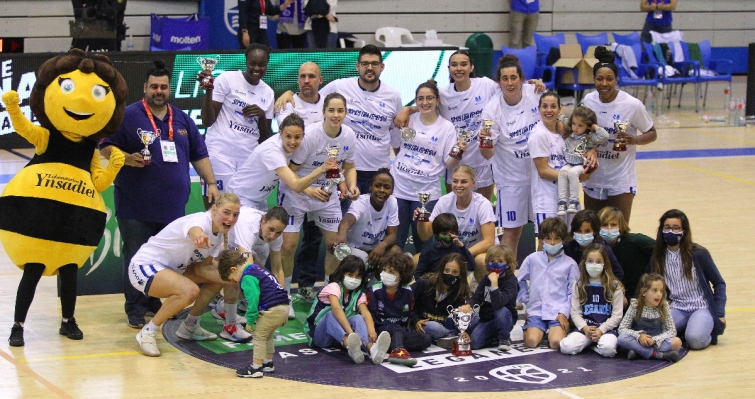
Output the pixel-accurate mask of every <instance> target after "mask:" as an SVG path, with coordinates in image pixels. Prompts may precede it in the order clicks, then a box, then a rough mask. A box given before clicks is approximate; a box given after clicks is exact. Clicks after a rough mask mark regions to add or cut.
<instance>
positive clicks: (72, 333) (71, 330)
mask: <svg viewBox="0 0 755 399" xmlns="http://www.w3.org/2000/svg"><path fill="white" fill-rule="evenodd" d="M58 332H59V333H60V335H65V336H67V337H68V339H75V340H79V339H83V338H84V333H83V332H81V330H79V326H78V325H76V318H74V317H71V318H70V319H68V322H65V321H64V322H62V323H60V330H59V331H58Z"/></svg>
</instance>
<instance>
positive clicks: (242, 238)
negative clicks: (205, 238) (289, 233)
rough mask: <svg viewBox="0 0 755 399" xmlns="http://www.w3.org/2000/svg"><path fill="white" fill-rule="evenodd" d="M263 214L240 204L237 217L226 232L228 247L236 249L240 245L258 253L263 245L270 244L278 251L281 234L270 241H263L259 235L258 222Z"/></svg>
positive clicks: (281, 240)
mask: <svg viewBox="0 0 755 399" xmlns="http://www.w3.org/2000/svg"><path fill="white" fill-rule="evenodd" d="M263 216H265V212H262V211H259V210H257V209H254V208H250V207H248V206H242V207H241V211H240V212H239V219H238V220H237V221H236V224H235V225H234V226H233V228H232V229H231V231H230V232H229V233H228V247H229V248H236V249H238V247H242V248H244V249H247V250H251V251H254V252H255V253H259V252H260V251H261V250H263V247H265V246H266V245H270V249H271V250H272V251H275V252H279V251H280V250H281V245H283V235H281V236H280V237H278V238H277V239H275V240H273V241H272V242H270V243H267V242H265V240H263V239H262V238H261V237H260V223H261V222H262V217H263Z"/></svg>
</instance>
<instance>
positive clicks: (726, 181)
mask: <svg viewBox="0 0 755 399" xmlns="http://www.w3.org/2000/svg"><path fill="white" fill-rule="evenodd" d="M692 91H693V90H692V89H691V88H688V89H687V90H685V98H684V99H683V102H682V107H681V109H678V108H676V105H675V101H672V102H673V103H674V104H673V105H672V107H671V110H670V111H668V112H667V118H666V119H663V120H662V119H657V121H656V127H657V129H658V140H657V141H656V142H655V143H653V144H651V145H647V146H642V147H640V148H639V154H638V162H637V175H638V194H637V197H636V199H635V201H634V208H633V212H632V220H631V223H630V227H631V229H632V231H634V232H641V233H644V234H646V235H649V236H651V237H652V236H655V229H656V228H657V224H658V218H659V217H660V215H661V214H662V213H663V212H665V211H666V210H668V209H671V208H679V209H681V210H683V211H684V212H686V213H687V215H688V216H689V218H690V222H691V227H692V231H693V240H694V241H695V242H697V243H699V244H701V245H703V246H705V247H707V248H708V249H709V250H710V252H711V254H712V256H713V259H714V261H715V262H716V264H717V265H718V268H719V269H720V271H721V274H722V275H723V277H724V279H725V280H726V282H727V295H728V302H727V304H726V311H727V314H726V319H727V323H728V327H727V329H726V331H725V334H724V335H723V336H721V337H719V341H718V345H716V346H711V347H709V348H707V349H705V350H703V351H692V352H690V353H688V354H687V355H686V356H685V357H684V358H683V359H682V360H681V361H679V362H678V363H676V364H673V365H670V366H668V367H665V368H661V369H657V370H655V371H651V372H643V373H640V375H638V376H634V377H632V378H625V377H623V376H622V374H623V373H624V372H625V373H626V374H627V375H635V374H636V373H634V369H635V368H638V367H641V366H642V364H643V363H641V362H644V361H640V362H638V363H632V362H626V361H624V360H623V359H615V360H616V362H621V363H618V364H620V366H619V367H618V369H619V370H618V371H617V372H616V375H615V376H614V378H611V379H604V378H597V375H598V374H599V373H598V372H597V371H596V372H594V373H593V372H591V371H592V369H593V368H589V367H587V368H586V369H587V370H588V371H584V370H582V371H579V375H580V377H579V380H578V382H577V383H573V382H572V383H569V384H568V386H565V387H561V388H555V389H548V387H546V386H539V387H533V386H532V384H529V385H528V384H522V388H521V390H519V389H515V390H507V391H506V392H499V391H500V390H501V389H500V387H499V386H497V385H496V381H495V379H494V378H492V377H491V376H492V370H491V374H488V370H489V368H485V369H484V375H480V376H477V375H475V374H474V373H472V374H471V375H472V378H477V377H480V378H477V379H478V380H483V379H484V380H486V381H488V382H489V383H490V388H489V389H482V391H483V392H465V388H464V381H463V380H464V379H465V378H461V377H458V375H460V372H461V370H463V368H464V367H472V366H466V365H460V366H457V367H446V368H442V369H440V370H442V371H441V372H440V373H439V374H438V373H436V374H435V377H433V378H438V379H439V380H440V379H442V380H445V381H444V386H448V385H449V384H448V382H449V381H457V382H458V385H455V386H453V388H450V389H449V391H453V392H447V393H442V392H422V391H417V389H420V387H419V385H422V386H424V383H423V384H417V385H418V386H417V387H414V388H412V387H411V386H407V384H406V383H399V378H396V379H391V378H385V379H384V380H383V381H382V382H381V384H380V389H368V388H363V387H357V388H352V387H349V386H360V384H355V383H353V382H354V381H359V380H360V379H361V378H368V377H369V374H374V373H375V370H376V367H378V366H372V365H359V366H355V365H354V366H352V367H342V366H339V367H338V368H337V372H335V371H336V368H334V367H335V365H333V363H332V362H329V361H328V358H325V359H324V360H323V361H322V362H320V363H317V362H314V363H311V365H310V366H309V367H310V373H311V374H313V375H315V374H327V375H330V377H328V378H325V379H326V380H327V381H324V382H322V383H318V384H315V383H304V382H299V381H295V380H288V379H282V378H276V377H274V376H266V377H265V378H263V379H241V378H237V377H236V376H235V373H234V371H233V370H232V369H230V368H226V367H221V366H218V365H215V364H212V363H209V362H206V361H204V360H200V359H199V358H195V357H192V356H190V355H187V354H186V353H184V352H183V351H181V350H179V349H176V348H175V347H173V346H171V345H170V344H169V343H168V342H167V341H166V340H165V339H164V338H163V337H162V336H161V337H159V338H158V345H159V347H160V349H161V351H162V356H161V357H159V358H148V357H145V356H143V355H141V354H140V352H138V346H137V343H136V341H135V339H134V335H135V334H136V332H137V330H134V329H131V328H129V327H127V326H126V323H125V321H126V319H125V315H124V313H123V297H122V295H99V296H84V297H79V299H78V304H77V309H76V319H77V321H78V324H79V326H80V327H81V329H82V330H83V332H84V336H85V337H84V340H82V341H71V340H68V339H67V338H65V337H63V336H60V335H58V333H57V330H58V328H59V326H60V304H59V302H58V299H57V296H56V281H55V279H53V278H43V279H42V281H41V282H40V284H39V287H38V289H37V295H36V298H35V300H34V303H33V304H32V307H31V310H30V312H29V317H28V319H27V322H26V329H25V340H26V346H24V347H20V348H15V347H13V348H12V347H9V346H8V343H7V337H8V335H9V333H10V328H11V325H12V322H13V305H14V303H15V297H16V289H17V287H18V282H19V280H20V278H21V271H20V270H19V269H18V268H16V267H15V266H14V265H12V264H11V263H10V261H9V260H8V257H7V255H6V254H5V252H4V251H3V250H2V249H0V303H2V305H1V307H0V397H1V398H172V397H192V398H194V397H196V398H199V397H219V396H221V395H222V396H224V397H250V396H251V395H254V397H259V398H269V397H282V398H296V397H299V398H303V397H306V398H309V397H362V398H383V397H387V396H389V395H390V397H392V398H404V397H412V398H420V397H433V398H436V397H438V396H444V397H445V396H452V395H453V396H454V397H496V398H501V397H511V398H515V397H527V398H532V397H536V398H562V397H568V398H604V397H621V398H624V397H625V398H637V397H671V396H677V397H685V398H710V397H729V398H746V397H747V398H750V397H754V396H755V382H753V380H752V375H753V372H754V371H755V366H753V364H755V363H753V357H754V356H755V350H753V346H752V340H751V336H750V335H748V334H750V333H751V332H752V331H753V330H755V290H754V289H753V285H755V268H754V267H753V264H755V250H753V245H752V243H753V238H751V237H750V236H755V232H753V229H754V228H755V127H749V128H748V127H729V126H725V125H724V124H722V123H714V122H711V123H704V122H703V121H702V120H701V118H700V117H701V116H702V115H705V114H708V115H713V116H722V115H725V111H724V110H723V99H722V96H723V95H722V93H721V92H722V91H723V90H722V87H721V85H720V84H718V85H711V88H710V92H709V93H708V106H707V108H706V109H703V110H701V112H700V113H695V112H694V98H693V97H692ZM733 92H734V94H735V96H736V97H744V95H745V79H744V77H737V78H735V84H734V85H733ZM19 152H20V153H22V154H26V155H29V154H31V151H30V150H22V151H19ZM25 163H26V161H25V160H24V159H23V158H22V157H20V156H18V155H17V154H14V153H11V152H8V151H4V150H0V178H3V179H4V180H0V185H4V183H5V182H7V180H8V178H9V177H10V176H12V174H13V173H15V171H16V170H18V168H20V167H22V166H23V165H24V164H25ZM751 207H752V208H751ZM0 211H2V210H0ZM203 324H204V320H203ZM515 340H516V338H515ZM277 351H279V352H281V351H284V350H283V349H282V348H280V347H278V348H277ZM289 352H290V353H294V352H293V351H289ZM246 353H248V355H249V359H251V351H247V352H246ZM295 354H296V355H297V356H299V357H305V356H307V353H306V351H305V352H302V351H301V350H298V352H295ZM343 356H345V354H344V355H343ZM559 356H562V357H565V356H563V355H560V354H559ZM579 356H582V355H578V356H577V357H575V359H576V358H578V357H579ZM533 359H534V357H533ZM581 359H582V361H584V359H585V358H581ZM288 360H290V359H281V360H279V358H278V357H276V368H278V369H279V370H280V371H281V375H284V374H286V373H283V371H284V368H285V367H286V366H287V365H288V364H289V363H288V362H287V361H288ZM340 363H344V362H340ZM524 363H527V362H526V361H525V362H524ZM559 363H560V362H559ZM575 364H577V363H576V360H575ZM596 364H598V363H596ZM600 364H604V363H600ZM582 365H583V364H582V363H580V366H582ZM538 366H539V367H544V368H547V365H543V364H542V363H538ZM292 367H293V366H292ZM554 367H556V366H554ZM559 367H560V366H559ZM575 367H576V366H575ZM622 369H623V370H625V371H622ZM552 371H553V373H556V374H559V375H560V374H567V373H572V372H577V370H569V369H563V368H558V369H556V368H553V370H552ZM465 375H469V374H465ZM438 376H440V377H438ZM417 377H418V378H421V377H420V375H419V374H418V375H417ZM572 377H573V376H572ZM593 377H596V378H593ZM299 380H301V379H299ZM310 380H311V379H310ZM596 381H600V383H598V384H595V382H596ZM533 388H534V389H536V390H532V389H533ZM471 390H472V389H470V390H469V391H471ZM474 391H479V389H474Z"/></svg>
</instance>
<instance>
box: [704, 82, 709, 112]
mask: <svg viewBox="0 0 755 399" xmlns="http://www.w3.org/2000/svg"><path fill="white" fill-rule="evenodd" d="M708 83H709V82H705V96H703V108H705V100H707V99H708Z"/></svg>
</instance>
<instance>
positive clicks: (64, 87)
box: [58, 78, 76, 94]
mask: <svg viewBox="0 0 755 399" xmlns="http://www.w3.org/2000/svg"><path fill="white" fill-rule="evenodd" d="M58 83H60V90H61V91H62V92H63V93H65V94H70V93H72V92H73V90H74V89H76V84H75V83H73V80H71V79H62V78H61V79H59V80H58Z"/></svg>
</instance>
